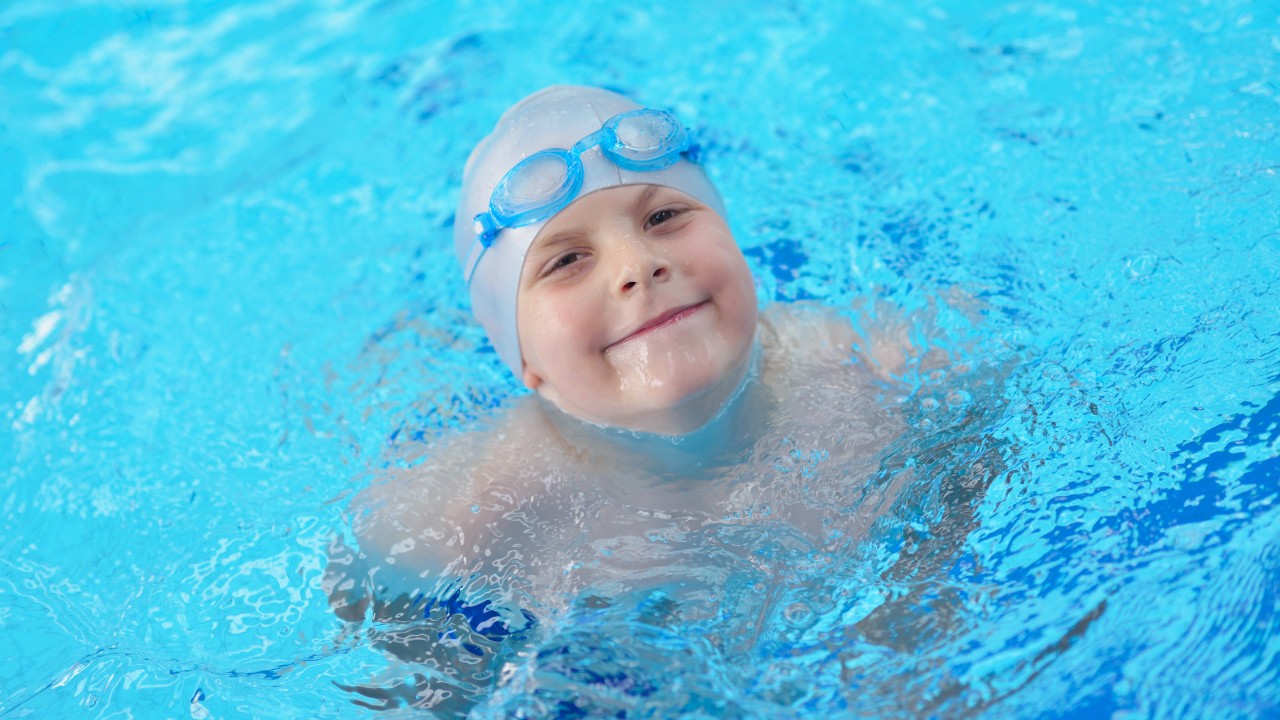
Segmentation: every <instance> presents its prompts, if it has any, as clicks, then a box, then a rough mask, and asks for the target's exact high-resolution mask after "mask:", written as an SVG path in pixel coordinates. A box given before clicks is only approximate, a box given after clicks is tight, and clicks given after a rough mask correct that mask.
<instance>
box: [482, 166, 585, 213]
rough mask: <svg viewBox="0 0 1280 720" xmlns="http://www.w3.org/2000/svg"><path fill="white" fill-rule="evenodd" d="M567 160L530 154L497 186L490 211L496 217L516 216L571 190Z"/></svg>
mask: <svg viewBox="0 0 1280 720" xmlns="http://www.w3.org/2000/svg"><path fill="white" fill-rule="evenodd" d="M569 174H570V166H569V158H568V157H566V156H565V154H564V153H562V152H555V151H543V152H540V153H536V154H534V155H530V156H529V157H527V158H525V159H524V160H523V161H521V162H520V164H518V165H516V166H515V167H514V168H512V169H511V171H510V172H508V173H507V174H506V176H505V177H503V178H502V182H500V183H498V187H496V188H494V191H493V198H492V202H493V209H494V210H495V211H496V212H497V214H498V215H499V216H506V217H515V216H516V215H519V214H520V213H523V212H526V211H528V210H530V209H532V208H537V207H541V206H543V205H547V204H550V203H554V202H555V201H556V199H557V198H558V197H559V196H560V195H563V194H564V192H565V191H566V190H568V189H569V187H571V183H570V181H569Z"/></svg>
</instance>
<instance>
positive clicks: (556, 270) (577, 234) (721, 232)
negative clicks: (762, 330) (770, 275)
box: [517, 185, 756, 434]
mask: <svg viewBox="0 0 1280 720" xmlns="http://www.w3.org/2000/svg"><path fill="white" fill-rule="evenodd" d="M517 326H518V329H519V336H520V349H521V352H522V354H523V356H524V368H523V380H524V382H525V384H526V385H527V386H529V387H530V388H531V389H533V390H536V391H537V392H538V393H539V394H541V395H542V396H543V397H545V398H547V399H548V400H550V401H552V402H554V403H555V404H556V405H557V406H559V407H560V409H561V410H564V411H565V412H567V413H569V414H571V415H574V416H577V417H579V418H582V419H585V420H588V421H591V422H596V423H600V424H605V425H612V426H615V427H623V428H629V429H632V430H640V431H644V432H655V433H661V434H678V433H685V432H689V431H692V430H695V429H697V428H698V427H701V426H702V425H703V424H705V423H706V422H707V421H708V420H710V419H711V418H712V417H714V416H715V414H716V413H717V412H718V411H719V409H720V407H721V406H722V405H723V403H724V402H725V401H726V400H727V399H728V398H729V397H730V395H731V394H732V393H733V392H734V390H735V389H736V388H737V385H738V383H739V382H740V381H741V379H742V377H743V374H744V373H745V372H746V367H747V363H748V360H749V357H750V354H751V344H752V340H753V338H754V336H755V327H756V296H755V284H754V283H753V281H752V278H751V273H750V271H749V270H748V269H747V264H746V261H745V260H744V259H743V257H742V252H741V251H739V250H738V246H737V244H736V243H735V242H734V239H733V235H732V234H731V233H730V232H729V228H728V226H727V225H725V222H724V219H723V218H721V217H720V215H719V214H718V213H716V212H715V211H714V210H712V209H710V208H708V207H706V206H705V205H702V204H701V203H699V202H698V201H696V200H694V199H693V198H691V197H690V196H688V195H685V194H684V193H682V192H679V191H678V190H672V189H670V188H665V187H660V186H657V185H626V186H622V187H614V188H609V189H606V190H600V191H598V192H594V193H591V194H589V195H586V196H584V197H581V198H578V199H577V200H576V201H574V203H573V204H572V205H570V206H569V207H567V208H565V209H564V210H562V211H561V212H560V213H559V214H558V215H556V216H555V217H554V218H552V219H551V220H550V221H549V222H548V223H547V224H546V225H545V226H543V228H542V230H541V231H540V232H539V233H538V237H537V239H536V240H535V241H534V243H533V245H532V246H531V247H530V248H529V253H528V255H527V256H526V258H525V261H524V267H523V269H522V271H521V275H520V292H519V301H518V309H517Z"/></svg>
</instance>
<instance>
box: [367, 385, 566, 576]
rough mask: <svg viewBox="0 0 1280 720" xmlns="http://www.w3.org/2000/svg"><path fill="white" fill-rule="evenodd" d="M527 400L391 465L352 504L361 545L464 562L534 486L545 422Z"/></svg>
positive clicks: (426, 562)
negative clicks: (403, 462) (410, 460)
mask: <svg viewBox="0 0 1280 720" xmlns="http://www.w3.org/2000/svg"><path fill="white" fill-rule="evenodd" d="M529 405H530V403H527V402H517V403H514V404H513V405H512V406H511V407H509V408H507V410H506V412H504V413H503V414H502V415H501V416H499V417H496V418H493V419H491V420H489V421H487V422H484V423H482V424H480V425H478V426H477V427H476V428H474V429H472V430H470V431H468V432H466V433H460V434H457V435H453V436H450V437H448V438H445V439H443V440H441V441H440V442H438V443H436V444H435V445H433V446H432V447H431V448H429V449H428V450H427V451H426V452H424V453H421V459H420V460H419V461H417V462H416V463H414V464H412V465H410V466H409V467H388V468H386V469H384V470H382V471H381V472H379V473H378V475H377V476H376V477H375V478H374V479H373V481H372V482H370V484H369V485H368V487H366V488H364V489H363V490H361V491H360V492H359V493H358V494H357V495H356V497H355V498H354V499H353V500H352V502H351V504H350V520H351V527H352V531H353V532H354V534H355V536H356V538H357V539H358V541H359V543H360V546H361V549H362V550H364V552H365V553H366V554H368V555H370V556H371V558H373V557H376V558H378V559H381V560H383V561H389V562H391V563H401V564H404V563H406V562H407V563H408V564H409V565H412V566H415V567H419V568H423V569H425V568H426V567H430V568H434V569H435V570H438V571H443V570H447V569H450V568H453V569H455V570H458V569H462V567H465V566H467V565H469V564H470V563H471V561H472V560H473V559H474V558H473V557H472V555H473V554H474V548H475V547H476V545H477V543H480V544H481V545H483V536H484V535H485V534H486V532H489V531H491V529H492V526H493V525H494V524H496V523H498V522H500V521H501V517H502V515H504V514H505V513H506V512H507V511H509V510H510V509H511V507H512V506H513V505H515V504H519V503H521V502H522V501H523V500H524V499H525V498H527V497H528V496H530V495H531V494H534V493H536V492H537V488H536V487H535V486H534V485H535V482H534V481H535V479H536V478H539V477H541V474H540V473H538V472H536V468H534V467H533V463H536V462H537V461H538V457H539V456H540V455H541V454H540V453H538V452H537V450H538V449H539V448H545V444H546V438H545V430H544V428H543V427H542V425H540V424H539V422H538V420H539V418H538V417H537V415H536V413H535V412H534V411H533V410H532V409H531V408H530V407H529Z"/></svg>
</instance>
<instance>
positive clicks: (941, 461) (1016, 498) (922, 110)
mask: <svg viewBox="0 0 1280 720" xmlns="http://www.w3.org/2000/svg"><path fill="white" fill-rule="evenodd" d="M1278 59H1280V23H1278V22H1277V10H1276V7H1275V5H1274V4H1273V3H1266V2H1247V1H1246V2H1234V1H1232V2H1223V3H1213V4H1209V3H1185V4H1174V5H1170V4H1168V3H1160V2H1126V3H1120V4H1114V3H1113V4H1094V3H1086V2H1075V3H1058V2H1044V3H1008V4H999V5H988V4H985V3H975V2H915V1H913V0H912V1H908V2H902V3H881V2H874V1H871V0H866V1H862V2H855V3H834V2H829V3H820V2H792V3H782V4H777V3H769V4H765V3H759V4H753V5H752V7H750V8H747V7H744V6H743V5H742V4H738V3H706V4H703V5H702V6H701V7H699V8H696V9H682V8H679V7H678V6H677V5H676V4H663V3H656V4H642V5H626V4H616V3H588V4H582V5H579V6H578V7H575V8H573V9H568V8H566V7H562V6H561V5H560V4H555V3H537V4H534V3H528V4H525V3H493V2H476V3H463V4H458V5H457V6H444V5H442V4H434V3H431V4H412V3H395V2H372V1H369V2H359V1H356V0H331V1H327V2H323V3H304V2H296V1H295V2H289V1H285V0H281V1H279V2H255V3H249V2H246V3H238V4H230V3H226V4H224V3H200V4H185V3H178V2H170V3H154V4H150V5H142V4H126V3H110V4H107V3H103V4H97V3H88V2H86V3H82V4H78V5H75V6H71V7H65V8H58V7H53V6H51V5H49V4H47V3H40V2H34V1H32V0H17V1H16V2H11V3H7V4H6V5H5V7H4V9H0V92H3V102H0V192H2V193H3V196H4V197H6V198H8V199H11V202H6V203H5V204H4V205H3V206H2V207H0V228H2V229H0V243H2V244H0V305H2V307H3V314H0V318H2V319H0V347H3V348H5V349H6V351H5V352H6V354H5V358H6V360H5V367H4V370H3V372H2V373H0V383H2V384H0V393H2V394H0V399H2V400H3V403H4V412H5V416H4V420H5V427H4V430H3V432H0V439H2V440H0V452H2V453H3V458H4V460H5V465H6V466H7V467H9V468H10V470H9V471H8V472H7V473H6V475H5V481H4V482H5V493H4V499H3V503H4V517H3V521H2V522H3V533H2V534H0V542H3V548H2V550H3V551H2V552H0V600H2V601H0V660H2V661H3V663H2V665H0V666H2V667H3V670H0V674H2V675H3V682H2V683H0V687H2V688H3V693H2V694H0V716H2V717H64V716H77V717H140V718H143V717H145V718H149V717H186V716H188V715H189V716H190V717H194V718H206V717H207V718H228V717H339V716H340V717H353V716H354V717H359V716H363V715H370V716H386V713H385V712H382V713H380V712H375V711H371V710H367V709H364V708H363V707H361V706H359V705H357V704H355V703H354V702H353V701H356V700H365V701H367V700H369V698H367V697H366V696H363V695H361V694H359V693H358V692H353V691H349V690H344V689H342V688H341V687H339V686H338V685H336V684H335V683H337V684H340V685H345V686H357V685H360V686H365V687H383V688H391V689H392V690H391V691H390V693H391V694H393V695H394V688H395V687H397V683H399V682H402V681H403V680H404V679H405V678H407V677H409V676H411V675H412V673H414V672H418V671H420V669H419V668H415V667H413V666H412V665H411V664H406V663H402V662H400V661H397V660H394V659H392V658H389V657H388V656H386V655H384V654H383V653H381V652H380V651H378V650H377V649H376V648H374V647H372V646H371V644H370V643H368V642H367V641H365V640H364V639H363V638H362V636H361V635H360V634H359V633H356V634H351V633H347V632H345V631H344V629H343V627H342V625H341V624H340V623H339V622H338V621H337V620H336V619H335V617H334V616H333V614H332V613H331V611H330V610H329V608H328V604H327V600H326V597H325V594H324V592H323V591H322V589H321V578H322V575H323V572H324V566H325V561H326V556H327V551H328V547H329V542H330V538H331V537H332V536H333V535H334V534H335V532H337V533H340V532H342V529H343V528H344V527H346V526H347V524H348V519H347V518H346V517H345V516H344V512H345V508H346V503H347V501H348V500H349V499H350V496H351V493H352V492H353V491H354V490H355V489H358V488H360V487H362V486H364V485H367V484H368V483H369V482H370V481H371V478H373V477H374V476H375V475H376V474H377V471H378V469H379V467H380V466H381V464H382V463H384V462H385V460H384V458H386V457H389V456H393V455H394V454H395V450H396V448H398V447H400V446H401V445H403V444H404V443H407V442H410V441H412V440H414V439H417V440H421V441H423V442H427V443H430V442H431V441H432V440H433V439H434V438H436V437H439V436H440V435H441V434H442V433H447V432H449V431H450V430H452V429H456V428H458V427H466V426H468V425H469V424H470V423H472V422H473V421H474V420H475V418H477V417H479V416H482V415H484V414H485V413H486V412H487V411H488V409H489V408H492V407H493V406H495V405H496V404H498V403H501V402H502V401H503V400H504V399H506V398H508V397H510V396H511V395H512V394H513V393H516V392H518V388H516V386H515V385H514V383H513V382H512V381H511V380H509V379H508V378H507V377H506V376H505V374H504V373H505V370H503V369H502V368H501V366H500V365H499V363H498V361H497V359H496V357H495V356H494V355H493V354H492V353H491V352H486V351H485V350H484V340H483V336H482V334H481V333H480V331H479V330H478V328H476V327H474V326H473V325H472V324H471V322H470V320H469V316H468V313H467V310H466V300H465V293H464V292H463V289H462V286H461V283H460V281H459V280H458V278H457V274H456V271H455V269H454V261H453V258H452V244H451V240H450V238H451V235H450V227H449V225H450V223H451V220H452V212H453V203H454V197H455V196H454V193H455V192H456V188H457V185H458V181H459V174H460V168H461V165H462V162H463V160H464V158H465V155H466V152H467V151H468V149H469V147H470V145H471V144H472V143H473V142H474V141H475V140H476V139H477V138H478V136H479V135H480V134H481V133H482V132H483V128H485V127H487V126H488V125H489V124H490V123H492V121H493V119H494V118H496V116H497V115H498V114H499V112H500V111H501V110H502V109H503V108H504V107H505V106H506V105H507V104H509V103H510V102H512V101H513V100H515V99H517V98H519V97H521V96H523V95H524V94H526V93H527V92H530V91H532V90H534V89H536V88H538V87H540V86H542V85H545V84H548V83H552V82H565V81H573V82H588V83H595V84H602V85H608V86H612V87H616V88H618V89H621V90H623V91H626V92H628V93H631V94H634V95H636V96H638V97H640V98H642V99H647V100H650V101H653V102H662V103H667V104H670V105H671V106H672V107H673V108H674V109H675V110H677V111H678V112H679V113H680V114H681V116H682V117H684V118H686V119H687V120H689V121H690V122H691V123H692V124H693V125H694V126H696V127H697V128H698V129H699V131H700V132H701V133H702V137H703V138H704V143H705V144H706V146H707V164H708V166H709V168H710V172H711V173H712V176H713V178H714V179H715V180H716V182H717V183H718V184H719V186H720V188H721V191H722V193H723V194H724V196H725V198H726V204H727V206H728V211H729V213H730V215H731V222H732V224H733V225H734V227H735V230H736V232H737V234H738V237H739V240H740V241H741V242H742V244H743V245H744V248H745V251H746V253H747V255H748V258H749V260H750V261H751V262H752V263H753V265H754V268H755V270H756V271H757V275H758V277H759V280H760V284H761V288H762V291H763V294H764V295H766V296H768V297H771V298H773V299H779V300H796V299H812V300H818V301H820V302H823V303H826V304H830V305H832V306H836V307H841V308H852V307H853V306H855V305H857V304H863V305H866V304H867V303H868V302H869V301H871V300H874V299H881V300H885V301H889V302H892V303H895V304H897V305H900V306H902V307H905V308H908V309H909V310H914V311H927V308H928V306H929V304H930V302H931V299H933V298H937V297H943V298H952V299H953V301H952V302H951V304H947V303H943V304H942V305H941V306H939V307H940V308H941V309H940V310H938V311H937V314H938V321H937V327H936V329H935V330H934V331H932V332H931V333H930V334H928V335H927V336H922V337H921V338H920V339H921V340H922V341H924V342H928V343H930V344H933V345H939V346H944V347H946V348H948V349H950V350H952V351H954V352H956V353H958V354H959V355H960V356H961V357H962V358H963V359H964V360H965V361H966V363H964V364H967V366H968V367H967V369H965V368H964V367H957V368H956V369H955V370H954V371H953V372H952V373H950V375H949V376H946V377H934V376H931V377H921V378H918V379H917V383H918V391H917V392H916V394H915V395H914V396H913V398H912V399H911V400H910V401H908V402H907V403H906V404H905V405H904V411H903V412H904V416H905V417H906V418H907V419H908V421H909V423H910V427H911V432H909V433H907V434H906V435H905V436H904V438H903V439H902V440H901V441H900V443H899V444H897V445H896V446H895V447H894V448H893V449H892V450H891V451H890V452H889V453H888V454H887V456H886V458H887V459H886V461H885V462H884V463H883V464H882V465H881V467H882V468H883V472H884V473H888V474H894V473H900V472H907V471H908V470H909V471H910V472H911V473H912V477H914V478H916V480H915V481H914V485H913V487H912V491H911V492H910V493H909V494H908V501H904V502H903V503H902V504H901V505H900V506H899V507H898V509H897V510H895V512H894V513H892V514H891V516H890V517H889V518H888V519H887V520H886V522H884V523H883V524H882V525H881V526H879V528H878V530H877V532H876V534H874V536H873V537H872V539H871V540H868V541H867V542H865V543H863V544H861V545H859V546H858V547H854V548H850V550H849V552H848V553H847V554H845V555H843V556H841V557H838V558H827V559H825V560H822V562H818V561H817V560H815V559H814V557H811V556H810V555H808V554H807V553H805V552H802V551H796V552H795V553H793V554H788V553H789V552H792V550H790V549H789V548H790V546H788V545H787V542H786V541H787V538H785V537H782V536H779V535H769V534H767V533H766V534H765V535H763V536H757V537H753V538H745V539H742V540H740V541H733V542H729V541H726V542H728V543H729V544H731V545H734V543H736V545H734V546H735V547H739V548H744V547H756V548H759V549H761V550H762V553H761V554H758V555H756V556H754V559H752V558H748V560H749V561H750V562H744V565H743V567H742V572H741V574H732V573H730V575H729V576H728V580H727V581H726V584H725V586H724V593H725V596H724V600H723V607H724V608H725V613H724V616H723V617H720V618H712V619H710V620H707V621H706V622H705V623H704V625H702V626H699V627H698V628H694V629H693V630H686V631H684V632H675V631H673V629H672V628H673V627H675V628H679V626H678V624H676V625H674V626H673V625H670V624H666V623H663V622H655V621H654V620H653V618H652V605H651V604H650V605H646V604H645V603H644V602H640V601H637V603H636V604H634V605H631V606H627V607H621V606H620V607H619V608H617V609H616V611H615V612H613V613H612V614H609V613H605V614H604V615H603V616H597V615H593V614H592V612H593V609H592V608H591V607H580V606H572V605H571V606H570V608H569V610H568V611H566V613H565V617H564V618H561V619H560V620H555V619H546V620H545V622H544V630H543V631H542V632H543V633H544V636H543V637H541V638H539V639H537V640H536V642H535V644H534V647H535V649H536V652H535V653H533V654H531V655H529V656H526V658H524V659H519V658H517V659H515V660H513V661H512V665H511V670H510V673H509V676H508V677H507V678H506V680H505V682H504V683H503V685H502V687H501V689H500V690H498V691H497V692H495V693H493V696H492V697H491V698H490V700H489V701H488V702H487V703H486V704H485V705H483V706H482V707H480V708H478V709H477V714H479V715H482V716H494V717H497V716H503V715H504V714H514V713H517V712H525V713H527V714H529V715H533V716H539V715H554V714H561V715H564V716H571V715H572V714H573V713H574V712H576V711H577V710H581V711H582V713H585V714H592V713H596V714H600V713H604V712H606V711H608V712H614V713H616V712H619V711H625V712H628V713H629V715H627V716H628V717H632V716H644V717H670V716H676V715H684V716H690V717H696V716H699V715H702V716H708V715H711V716H714V715H721V716H734V715H737V716H749V717H780V718H783V717H802V716H821V715H833V716H837V717H839V716H860V715H867V716H881V717H900V716H905V717H914V716H919V715H937V716H945V717H954V716H968V715H979V716H987V717H1039V716H1046V715H1047V716H1054V715H1064V716H1079V717H1095V716H1099V715H1106V714H1113V715H1120V716H1137V717H1148V716H1158V717H1207V716H1213V717H1256V716H1263V715H1271V714H1275V713H1276V712H1278V711H1280V691H1277V689H1276V688H1277V687H1280V644H1278V641H1277V638H1280V627H1278V625H1280V599H1278V598H1280V549H1278V548H1280V543H1278V542H1277V540H1280V509H1278V508H1277V505H1276V502H1275V501H1276V491H1277V484H1278V483H1277V480H1278V479H1280V460H1278V459H1277V456H1278V455H1280V342H1277V341H1278V340H1280V319H1278V317H1277V312H1276V301H1275V298H1276V297H1280V294H1278V292H1277V291H1278V290H1280V288H1277V287H1276V282H1277V281H1276V279H1277V277H1280V235H1278V233H1277V227H1280V192H1278V189H1277V188H1278V184H1277V180H1278V179H1277V171H1278V170H1280V151H1278V150H1277V143H1276V133H1277V128H1276V118H1277V117H1278V115H1280V114H1278V113H1277V86H1276V84H1275V80H1274V78H1275V77H1276V76H1277V61H1278ZM957 291H959V292H960V293H962V295H957V294H956V292H957ZM964 296H969V297H971V298H973V301H972V302H970V301H967V300H964V299H963V298H964ZM956 298H960V299H959V300H956ZM477 357H479V358H480V360H477ZM819 451H821V448H806V449H804V452H808V453H817V452H819ZM802 455H803V453H802ZM803 457H818V456H817V455H804V456H803ZM979 465H980V466H982V472H980V473H976V474H975V473H973V472H972V469H973V468H974V467H976V466H979ZM818 472H821V468H818ZM975 477H976V478H979V479H980V482H977V483H976V485H977V486H975V483H973V482H969V481H968V480H969V479H972V478H975ZM956 488H959V489H960V490H963V492H959V491H957V490H956ZM957 492H958V493H959V494H958V495H957ZM830 563H834V564H830ZM752 573H756V575H752ZM761 574H763V575H767V576H768V577H769V578H771V579H772V581H774V584H773V585H772V586H771V587H774V588H777V591H776V592H773V593H772V594H763V595H762V594H759V593H756V594H753V592H754V588H755V587H756V584H755V581H756V579H757V577H758V576H759V575H761ZM747 607H750V608H751V609H752V611H753V612H755V613H756V614H755V615H754V616H753V617H755V618H759V619H760V620H759V622H758V623H756V622H755V621H751V622H748V619H746V618H745V617H744V615H745V610H742V608H747ZM869 619H870V620H869ZM747 625H750V626H751V627H752V628H754V629H755V631H756V632H755V635H753V636H752V639H751V640H750V641H749V642H744V643H741V644H739V645H738V646H735V649H734V651H733V652H731V653H730V652H726V651H724V650H723V648H722V647H720V646H718V645H716V644H714V643H711V642H709V641H708V640H707V639H706V638H707V637H709V636H711V635H714V634H717V633H719V634H726V633H733V632H736V631H740V630H742V629H743V628H744V627H746V626H747ZM530 658H533V659H530ZM535 660H536V662H535ZM581 668H590V669H592V670H593V671H595V672H596V676H595V677H586V676H584V675H583V674H582V673H581V672H578V670H579V669H581ZM610 678H612V681H610ZM623 679H625V682H624V681H623ZM573 698H576V700H574V701H573V702H569V703H568V704H565V702H563V701H565V700H566V699H573ZM388 704H393V703H388ZM575 708H576V710H575ZM399 712H403V713H410V711H409V710H406V709H401V710H399ZM392 714H393V715H394V714H396V712H392ZM410 714H411V713H410ZM397 716H398V715H397Z"/></svg>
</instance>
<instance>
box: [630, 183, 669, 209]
mask: <svg viewBox="0 0 1280 720" xmlns="http://www.w3.org/2000/svg"><path fill="white" fill-rule="evenodd" d="M661 191H662V186H661V185H647V186H645V189H644V191H643V192H641V193H640V194H639V195H637V196H636V199H635V202H633V203H631V211H632V213H634V214H637V215H638V214H640V212H641V211H642V210H644V209H645V206H646V205H648V204H649V201H651V200H653V196H654V195H657V194H658V193H659V192H661Z"/></svg>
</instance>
